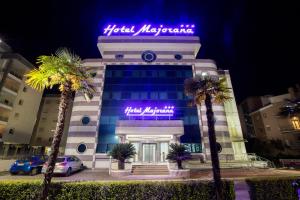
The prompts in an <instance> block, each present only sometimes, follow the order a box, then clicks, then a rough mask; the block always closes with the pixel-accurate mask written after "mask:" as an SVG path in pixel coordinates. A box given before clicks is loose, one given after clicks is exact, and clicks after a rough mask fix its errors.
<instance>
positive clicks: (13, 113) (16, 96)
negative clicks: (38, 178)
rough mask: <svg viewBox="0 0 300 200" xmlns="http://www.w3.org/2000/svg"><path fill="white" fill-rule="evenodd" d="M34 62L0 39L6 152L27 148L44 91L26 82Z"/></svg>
mask: <svg viewBox="0 0 300 200" xmlns="http://www.w3.org/2000/svg"><path fill="white" fill-rule="evenodd" d="M32 68H33V65H32V64H31V63H30V62H29V61H27V60H26V59H25V58H24V57H23V56H21V55H20V54H17V53H14V52H13V51H12V50H11V48H10V47H9V46H8V45H7V44H5V43H4V42H3V41H1V42H0V140H1V146H2V148H0V149H2V154H4V155H7V154H16V153H21V152H23V151H27V150H28V149H29V148H28V145H29V143H30V138H31V135H32V131H33V129H34V125H35V123H36V120H37V114H38V109H39V105H40V101H41V98H42V93H40V92H37V91H35V90H33V89H32V88H30V87H28V86H26V85H25V80H26V78H25V77H24V74H25V73H26V72H28V71H29V70H31V69H32Z"/></svg>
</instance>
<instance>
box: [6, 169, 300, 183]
mask: <svg viewBox="0 0 300 200" xmlns="http://www.w3.org/2000/svg"><path fill="white" fill-rule="evenodd" d="M221 173H222V178H226V179H244V178H254V177H285V176H296V177H300V171H299V170H288V169H222V170H221ZM42 179H43V174H38V175H33V176H30V175H13V176H12V175H10V174H9V173H5V172H2V173H0V180H42ZM174 179H177V178H175V177H171V176H167V175H166V176H161V175H160V176H157V175H148V176H127V177H124V178H121V179H118V178H113V177H111V176H109V173H108V170H104V169H96V170H91V169H86V170H83V171H79V172H75V173H73V174H72V175H71V176H68V177H65V176H58V175H55V176H54V177H53V180H54V181H109V180H174ZM191 179H201V180H210V179H212V172H211V170H192V171H191Z"/></svg>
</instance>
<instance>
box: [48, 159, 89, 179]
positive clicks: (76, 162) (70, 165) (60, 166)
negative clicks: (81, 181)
mask: <svg viewBox="0 0 300 200" xmlns="http://www.w3.org/2000/svg"><path fill="white" fill-rule="evenodd" d="M47 166H48V163H47V162H46V163H45V164H44V166H43V169H42V173H46V169H47ZM83 169H84V166H83V163H82V161H81V160H80V159H79V158H77V157H76V156H60V157H58V158H57V159H56V163H55V168H54V173H55V174H64V175H65V176H70V175H71V174H72V172H75V171H79V170H83Z"/></svg>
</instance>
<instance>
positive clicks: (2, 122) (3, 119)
mask: <svg viewBox="0 0 300 200" xmlns="http://www.w3.org/2000/svg"><path fill="white" fill-rule="evenodd" d="M7 122H8V117H4V116H0V125H7Z"/></svg>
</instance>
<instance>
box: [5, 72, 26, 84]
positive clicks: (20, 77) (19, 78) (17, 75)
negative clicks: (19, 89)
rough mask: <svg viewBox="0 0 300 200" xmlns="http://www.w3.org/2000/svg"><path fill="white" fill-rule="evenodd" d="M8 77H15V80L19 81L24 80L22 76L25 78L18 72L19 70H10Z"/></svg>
mask: <svg viewBox="0 0 300 200" xmlns="http://www.w3.org/2000/svg"><path fill="white" fill-rule="evenodd" d="M8 77H9V78H11V79H14V80H15V81H17V82H19V83H20V82H22V78H23V76H22V75H21V74H18V73H17V72H14V71H10V72H8Z"/></svg>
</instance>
